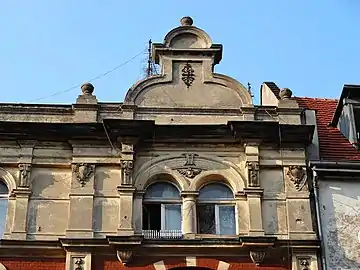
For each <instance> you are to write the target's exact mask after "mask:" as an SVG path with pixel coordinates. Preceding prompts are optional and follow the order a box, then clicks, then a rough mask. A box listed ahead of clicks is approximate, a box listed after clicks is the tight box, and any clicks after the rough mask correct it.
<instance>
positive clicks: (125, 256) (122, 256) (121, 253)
mask: <svg viewBox="0 0 360 270" xmlns="http://www.w3.org/2000/svg"><path fill="white" fill-rule="evenodd" d="M132 254H133V253H132V251H131V250H117V251H116V255H117V258H118V260H119V261H120V262H122V263H123V264H124V265H127V263H128V262H130V260H131V258H132Z"/></svg>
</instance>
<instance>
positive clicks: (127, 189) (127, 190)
mask: <svg viewBox="0 0 360 270" xmlns="http://www.w3.org/2000/svg"><path fill="white" fill-rule="evenodd" d="M117 190H118V192H119V194H124V195H130V194H134V193H135V190H136V188H134V187H132V186H118V187H117Z"/></svg>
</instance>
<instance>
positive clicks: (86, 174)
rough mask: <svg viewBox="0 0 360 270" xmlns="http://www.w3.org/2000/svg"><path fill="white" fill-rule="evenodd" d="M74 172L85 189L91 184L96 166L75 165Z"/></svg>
mask: <svg viewBox="0 0 360 270" xmlns="http://www.w3.org/2000/svg"><path fill="white" fill-rule="evenodd" d="M73 171H74V173H75V176H76V179H77V180H78V181H79V183H80V185H81V186H82V187H84V186H85V185H86V183H87V182H89V180H90V176H91V174H93V173H94V171H95V165H91V164H87V163H79V164H76V165H74V167H73Z"/></svg>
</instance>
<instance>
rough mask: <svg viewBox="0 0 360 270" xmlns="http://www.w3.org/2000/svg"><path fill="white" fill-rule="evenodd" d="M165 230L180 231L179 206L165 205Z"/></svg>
mask: <svg viewBox="0 0 360 270" xmlns="http://www.w3.org/2000/svg"><path fill="white" fill-rule="evenodd" d="M164 207H165V228H164V229H165V230H181V205H179V204H165V205H164Z"/></svg>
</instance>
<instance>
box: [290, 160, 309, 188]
mask: <svg viewBox="0 0 360 270" xmlns="http://www.w3.org/2000/svg"><path fill="white" fill-rule="evenodd" d="M286 175H287V176H288V178H289V179H290V181H291V182H292V183H293V184H294V187H295V189H296V190H297V191H301V190H302V189H303V187H304V186H305V184H306V180H307V176H306V170H305V168H303V167H302V166H298V165H293V166H289V169H288V171H287V173H286Z"/></svg>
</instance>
